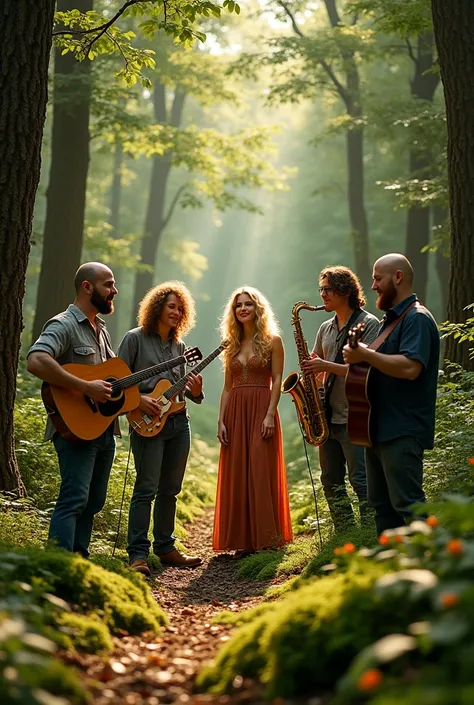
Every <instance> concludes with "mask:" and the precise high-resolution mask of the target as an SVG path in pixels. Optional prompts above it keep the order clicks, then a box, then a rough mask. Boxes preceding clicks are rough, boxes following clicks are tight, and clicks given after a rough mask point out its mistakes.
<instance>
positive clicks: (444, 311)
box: [432, 206, 449, 321]
mask: <svg viewBox="0 0 474 705" xmlns="http://www.w3.org/2000/svg"><path fill="white" fill-rule="evenodd" d="M448 217H449V214H448V209H447V208H445V207H444V206H433V208H432V224H433V229H434V228H436V229H438V228H441V227H443V226H444V225H445V224H446V221H447V220H448ZM445 250H446V248H445V247H443V246H442V245H440V246H439V247H438V248H437V250H436V273H437V275H438V281H439V289H440V294H441V320H442V321H445V320H446V319H447V317H448V298H449V257H448V256H447V255H446V253H445Z"/></svg>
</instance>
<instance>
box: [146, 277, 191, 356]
mask: <svg viewBox="0 0 474 705" xmlns="http://www.w3.org/2000/svg"><path fill="white" fill-rule="evenodd" d="M170 294H174V295H175V296H177V297H178V299H179V300H180V301H181V304H182V306H183V317H182V318H181V320H180V322H179V323H178V325H177V326H175V328H172V329H171V331H170V337H172V338H173V340H174V341H176V342H177V341H178V340H180V339H181V338H184V336H185V335H186V333H189V331H190V330H192V328H194V326H195V323H196V306H195V304H194V299H193V297H192V296H191V292H190V291H189V289H188V287H187V286H186V284H184V283H183V282H179V281H168V282H163V283H162V284H158V286H154V287H153V289H150V291H149V292H148V293H146V294H145V296H144V297H143V299H142V300H141V301H140V304H139V307H138V316H137V321H138V325H139V326H141V327H142V328H143V331H144V332H145V333H147V334H148V335H151V334H152V333H156V332H157V331H158V321H159V319H160V316H161V312H162V310H163V306H164V304H165V301H166V298H167V297H168V296H169V295H170Z"/></svg>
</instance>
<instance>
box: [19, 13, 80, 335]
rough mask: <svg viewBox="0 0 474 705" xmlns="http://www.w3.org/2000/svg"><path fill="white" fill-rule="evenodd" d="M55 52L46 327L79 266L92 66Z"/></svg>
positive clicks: (41, 288) (43, 295)
mask: <svg viewBox="0 0 474 705" xmlns="http://www.w3.org/2000/svg"><path fill="white" fill-rule="evenodd" d="M92 6H93V0H58V10H61V11H65V10H69V9H77V10H80V12H87V11H88V10H92ZM61 51H62V50H61V49H56V51H55V53H54V92H53V132H52V143H51V167H50V172H49V185H48V193H47V201H46V219H45V226H44V234H43V252H42V259H41V272H40V277H39V284H38V294H37V300H36V313H35V320H34V325H33V340H36V338H37V337H38V335H39V333H40V332H41V328H42V327H43V325H44V323H45V322H46V321H47V320H48V319H49V318H51V316H54V315H55V314H56V313H58V311H62V310H63V309H65V308H66V307H67V306H68V304H69V303H70V302H71V300H72V298H73V295H74V289H73V279H74V274H75V273H76V270H77V268H78V267H79V265H80V263H81V253H82V245H83V234H84V214H85V207H86V187H87V172H88V169H89V140H90V136H89V110H90V93H91V80H90V70H91V62H90V60H89V59H84V61H82V62H81V63H78V62H77V61H76V59H75V58H74V54H73V53H71V52H70V53H68V54H65V55H64V56H61Z"/></svg>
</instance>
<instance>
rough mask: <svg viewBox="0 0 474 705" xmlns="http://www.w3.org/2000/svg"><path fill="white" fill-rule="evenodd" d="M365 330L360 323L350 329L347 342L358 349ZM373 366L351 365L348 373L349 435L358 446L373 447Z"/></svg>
mask: <svg viewBox="0 0 474 705" xmlns="http://www.w3.org/2000/svg"><path fill="white" fill-rule="evenodd" d="M364 330H365V323H362V322H361V323H358V324H357V325H356V326H354V327H353V328H351V329H350V331H349V333H348V336H347V342H348V344H349V346H350V347H351V348H356V347H357V346H358V344H359V340H360V339H361V338H362V335H363V333H364ZM371 369H372V368H371V366H370V365H368V364H367V363H366V362H358V363H357V364H355V365H349V369H348V371H347V373H346V386H345V391H346V397H347V401H348V404H349V414H348V417H347V435H348V436H349V440H350V442H351V443H353V444H354V445H356V446H371V445H372V442H371V438H370V413H371V406H370V401H369V397H368V394H367V385H368V381H369V374H370V370H371Z"/></svg>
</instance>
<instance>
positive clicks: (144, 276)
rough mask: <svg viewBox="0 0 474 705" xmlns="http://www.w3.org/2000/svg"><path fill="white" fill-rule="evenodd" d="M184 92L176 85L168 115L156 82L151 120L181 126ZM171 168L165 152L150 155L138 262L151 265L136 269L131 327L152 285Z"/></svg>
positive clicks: (162, 90)
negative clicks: (143, 268) (151, 161)
mask: <svg viewBox="0 0 474 705" xmlns="http://www.w3.org/2000/svg"><path fill="white" fill-rule="evenodd" d="M185 99H186V93H185V92H184V91H182V90H181V89H179V88H176V90H175V94H174V99H173V103H172V106H171V110H170V115H169V117H168V109H167V106H166V92H165V86H164V85H163V84H161V83H158V82H156V84H155V90H154V93H153V105H154V111H155V120H156V122H157V123H160V124H170V125H172V126H173V127H179V126H180V125H181V121H182V117H183V109H184V102H185ZM170 171H171V158H170V155H169V154H167V155H165V156H163V157H159V156H154V157H153V164H152V172H151V181H150V194H149V197H148V206H147V212H146V219H145V232H144V237H143V238H142V241H141V248H140V257H141V262H142V264H147V265H149V266H150V267H151V271H149V272H138V273H137V276H136V279H135V291H134V307H133V310H132V326H134V325H136V321H135V319H136V312H137V308H138V304H139V303H140V301H141V300H142V298H143V297H144V295H145V294H146V292H147V291H148V290H149V289H150V288H151V287H152V286H153V270H154V268H155V262H156V255H157V252H158V248H159V245H160V242H161V238H162V235H163V231H164V229H165V227H166V225H167V224H168V220H169V215H170V214H169V213H168V214H167V213H166V212H165V205H166V187H167V184H168V178H169V175H170Z"/></svg>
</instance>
